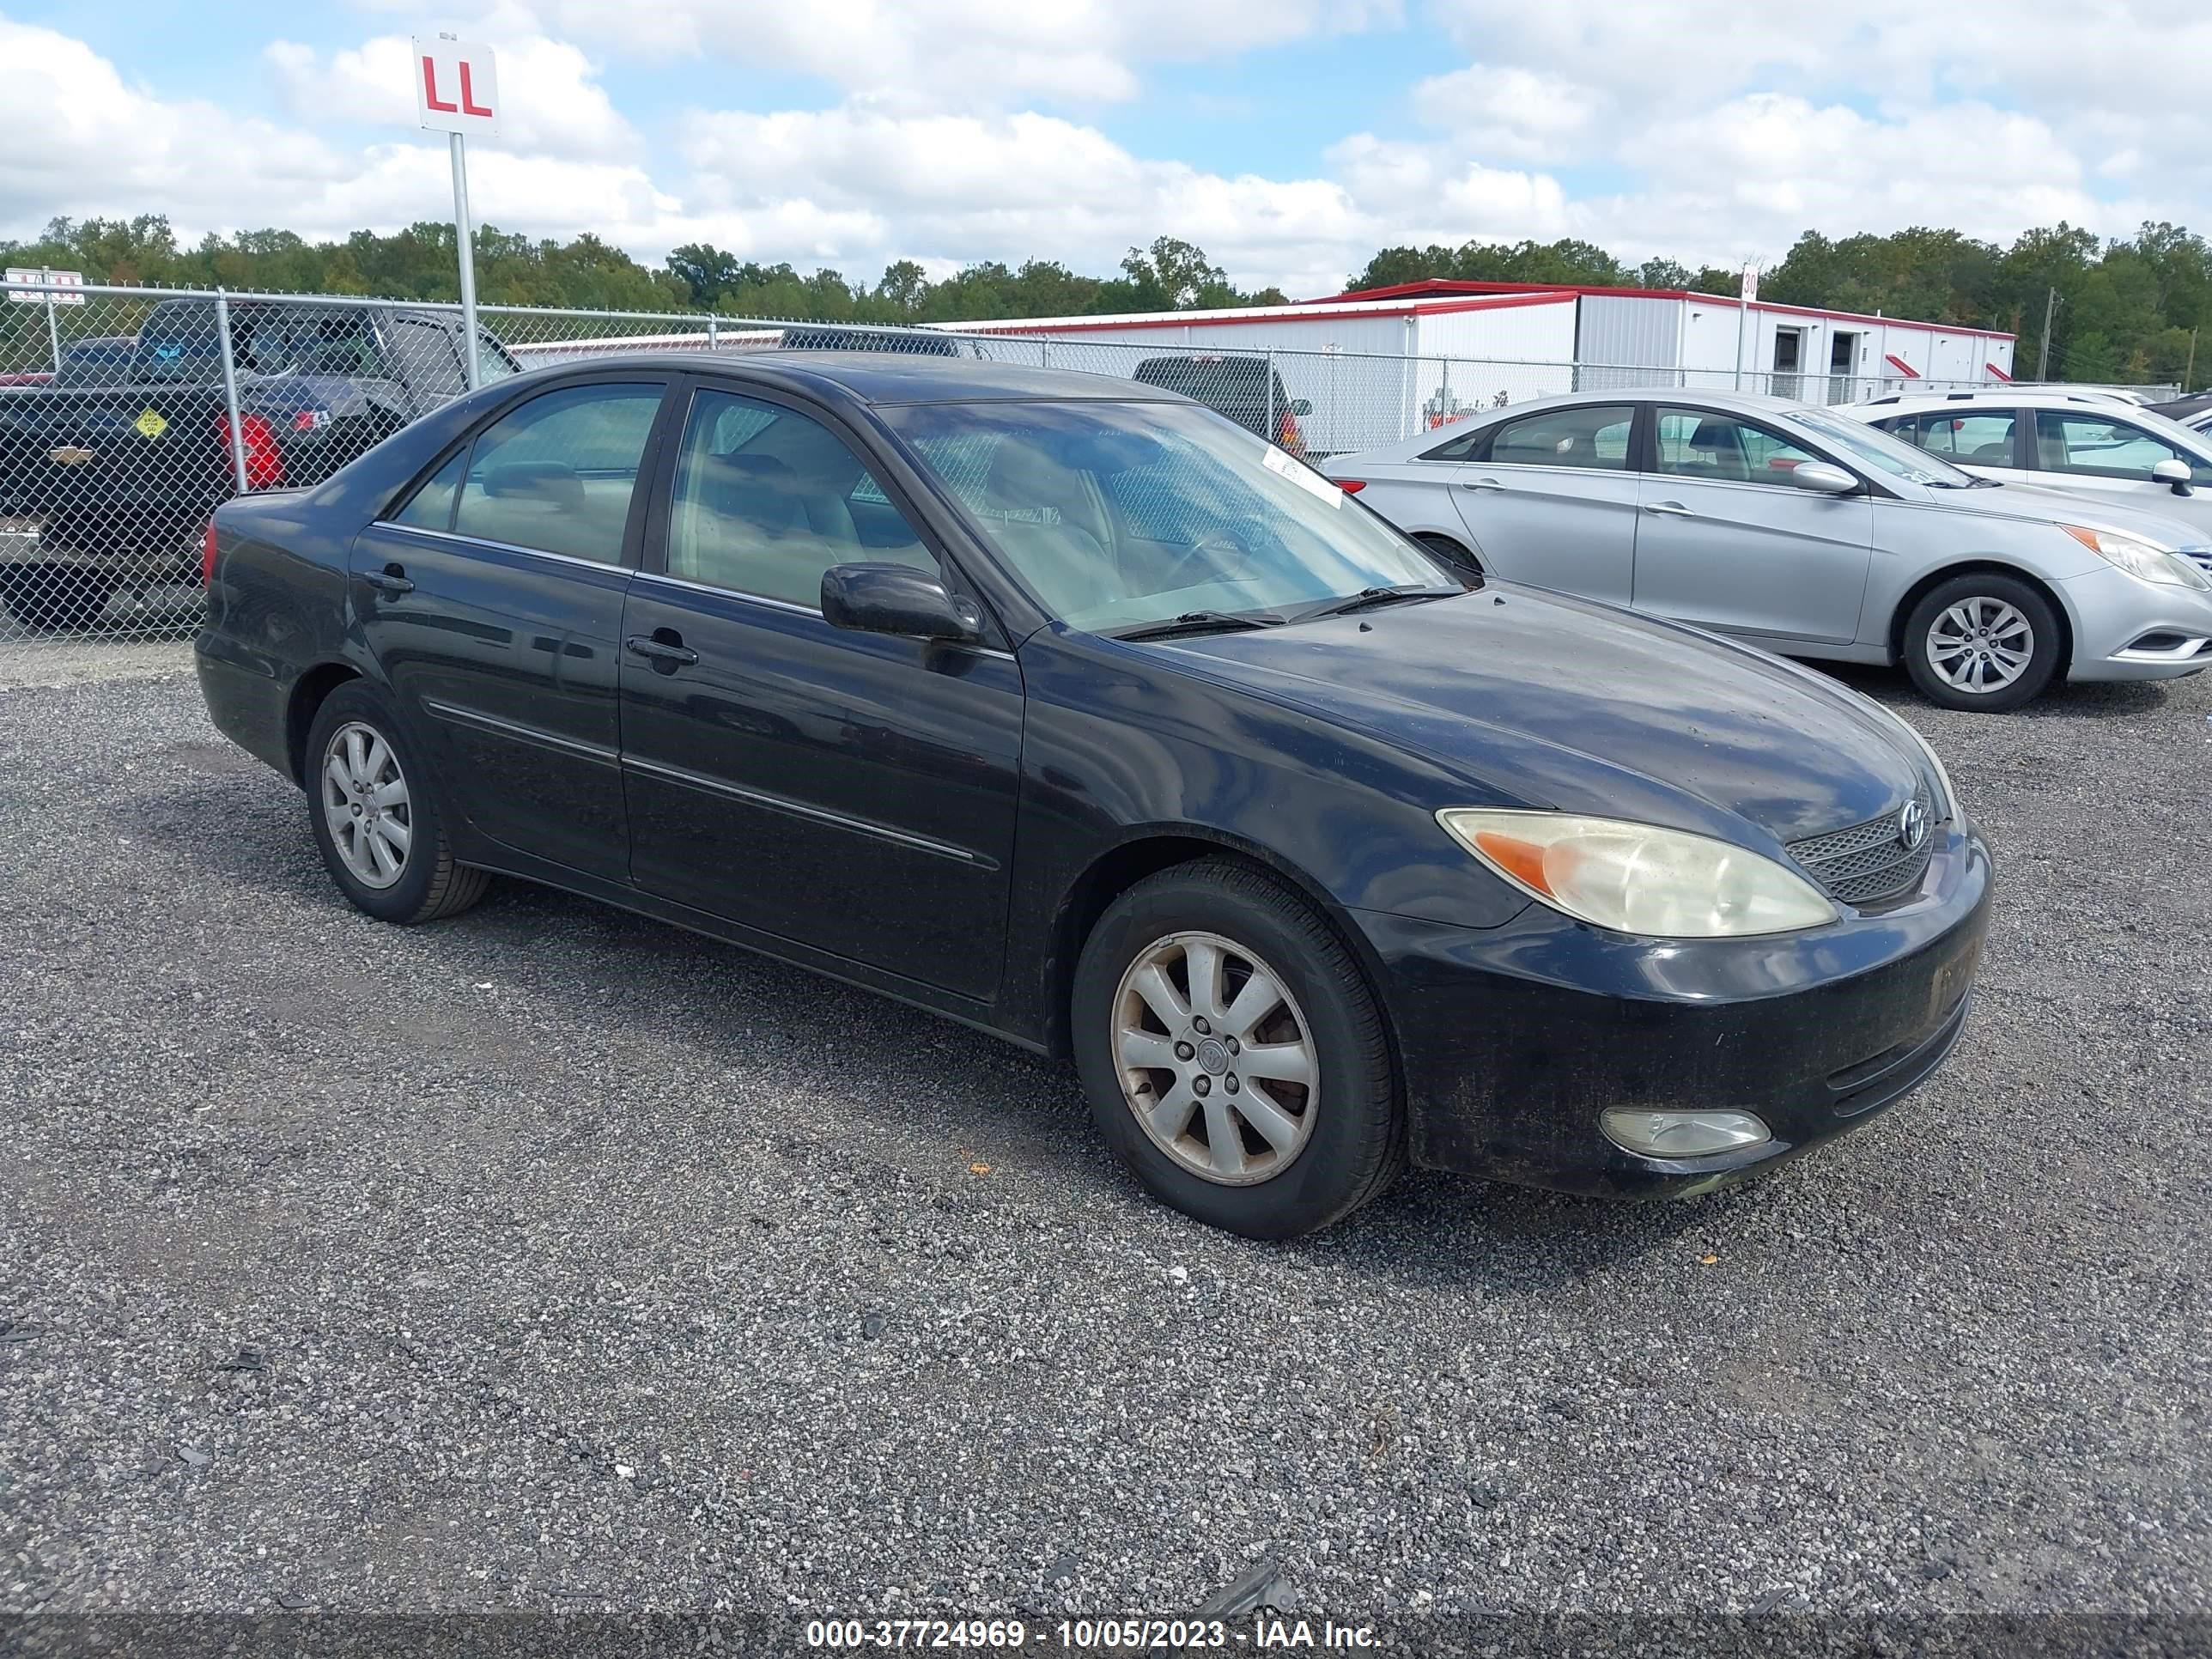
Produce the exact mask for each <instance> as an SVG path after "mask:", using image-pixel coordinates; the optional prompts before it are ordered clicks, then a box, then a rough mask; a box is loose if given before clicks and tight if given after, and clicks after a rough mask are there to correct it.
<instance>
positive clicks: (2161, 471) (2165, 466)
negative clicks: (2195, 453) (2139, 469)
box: [2150, 455, 2191, 495]
mask: <svg viewBox="0 0 2212 1659" xmlns="http://www.w3.org/2000/svg"><path fill="white" fill-rule="evenodd" d="M2150 476H2151V477H2152V479H2153V480H2154V482H2156V483H2162V484H2170V485H2172V488H2173V493H2174V494H2175V495H2189V494H2191V490H2190V488H2189V463H2188V462H2186V461H2177V460H2175V459H2173V458H2172V456H2171V455H2169V456H2167V457H2166V459H2164V460H2162V461H2159V462H2156V463H2154V465H2152V467H2151V470H2150Z"/></svg>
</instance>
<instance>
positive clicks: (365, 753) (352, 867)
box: [321, 720, 415, 889]
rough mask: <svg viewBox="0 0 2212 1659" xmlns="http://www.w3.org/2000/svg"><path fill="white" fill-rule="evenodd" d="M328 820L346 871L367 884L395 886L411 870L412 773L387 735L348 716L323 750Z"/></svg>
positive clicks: (323, 794) (412, 831)
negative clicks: (409, 777) (405, 769)
mask: <svg viewBox="0 0 2212 1659" xmlns="http://www.w3.org/2000/svg"><path fill="white" fill-rule="evenodd" d="M321 784H322V799H323V821H324V822H325V823H326V824H327V825H328V826H329V827H330V832H331V841H332V842H334V843H336V845H337V849H338V856H339V857H340V858H341V859H343V860H344V861H345V866H346V869H347V871H348V872H349V873H350V874H351V875H352V877H353V878H354V879H355V880H356V881H358V882H359V883H361V884H362V886H364V887H373V888H377V889H383V888H386V887H390V886H392V884H394V883H396V882H397V881H398V879H399V878H400V877H402V876H403V875H404V874H406V872H407V849H408V848H409V847H410V845H411V844H412V842H413V841H414V838H415V814H414V810H413V808H412V806H411V805H410V803H409V800H408V796H407V777H406V775H405V774H404V773H403V772H402V771H401V770H400V769H399V757H398V756H397V755H395V754H393V753H392V745H391V744H388V743H386V741H385V740H384V735H383V733H381V732H379V731H377V730H376V728H375V727H374V726H365V725H363V724H362V722H361V721H359V720H349V721H347V722H346V723H345V724H344V725H343V726H340V727H338V729H337V731H335V732H331V740H330V743H329V744H328V745H327V746H326V747H325V749H324V750H323V770H322V779H321Z"/></svg>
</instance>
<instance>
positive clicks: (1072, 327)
mask: <svg viewBox="0 0 2212 1659" xmlns="http://www.w3.org/2000/svg"><path fill="white" fill-rule="evenodd" d="M1574 297H1575V296H1574V295H1572V294H1571V293H1569V292H1568V291H1567V290H1565V289H1545V290H1544V291H1542V292H1541V293H1535V294H1531V293H1528V292H1525V291H1524V292H1520V293H1514V294H1500V295H1489V296H1486V297H1483V298H1480V299H1462V300H1456V301H1439V302H1437V303H1436V304H1432V305H1413V306H1370V307H1366V308H1364V309H1353V308H1349V307H1338V308H1337V309H1335V310H1334V311H1323V310H1321V309H1319V308H1316V309H1314V310H1311V311H1309V310H1307V309H1306V308H1305V307H1306V306H1307V305H1308V304H1310V303H1311V302H1310V301H1301V302H1300V303H1299V304H1298V305H1297V306H1296V307H1290V306H1285V307H1270V308H1269V309H1268V310H1267V311H1266V312H1263V313H1261V314H1260V315H1258V316H1250V315H1246V316H1224V315H1223V314H1222V313H1220V312H1218V311H1178V312H1176V313H1173V314H1172V315H1167V316H1151V317H1145V318H1142V319H1120V320H1116V319H1114V318H1112V317H1101V318H1099V319H1097V321H1096V322H1090V321H1085V322H1080V323H1063V322H1048V323H1031V322H1024V321H1023V320H1022V319H1019V318H1018V317H997V318H993V319H991V320H990V321H988V322H977V323H958V324H954V325H951V331H954V332H958V333H966V334H1093V333H1097V331H1099V330H1101V329H1132V328H1189V327H1192V326H1194V325H1195V326H1199V327H1204V328H1234V327H1237V326H1240V325H1243V324H1246V323H1303V322H1305V321H1307V320H1308V319H1314V320H1320V319H1325V318H1331V317H1368V318H1383V319H1390V318H1396V317H1440V316H1445V315H1449V314H1450V313H1454V312H1461V311H1511V310H1514V309H1515V308H1516V307H1521V306H1555V305H1559V304H1563V303H1564V302H1565V301H1569V300H1571V299H1573V298H1574Z"/></svg>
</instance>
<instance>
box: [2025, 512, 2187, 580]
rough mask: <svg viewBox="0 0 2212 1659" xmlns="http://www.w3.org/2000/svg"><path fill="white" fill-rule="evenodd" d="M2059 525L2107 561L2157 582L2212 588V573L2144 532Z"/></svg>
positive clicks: (2135, 574)
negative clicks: (2141, 534) (2207, 573)
mask: <svg viewBox="0 0 2212 1659" xmlns="http://www.w3.org/2000/svg"><path fill="white" fill-rule="evenodd" d="M2058 527H2059V528H2060V529H2061V530H2063V531H2064V532H2066V533H2067V534H2068V535H2069V536H2071V537H2072V538H2074V539H2075V541H2077V542H2079V543H2081V545H2082V546H2084V547H2086V548H2087V549H2088V550H2090V551H2091V552H2092V553H2094V554H2095V555H2096V556H2098V557H2099V558H2100V559H2102V560H2103V561H2104V562H2106V564H2109V565H2113V566H2116V567H2118V568H2119V569H2122V570H2124V571H2126V572H2127V573H2128V574H2130V576H2134V577H2136V578H2138V579H2139V580H2142V581H2147V582H2156V583H2158V584H2159V585H2160V586H2164V587H2193V588H2195V589H2196V590H2197V592H2200V593H2207V592H2212V577H2207V576H2206V575H2205V574H2204V573H2203V571H2201V570H2199V569H2198V568H2197V567H2196V566H2195V565H2194V564H2192V563H2191V562H2190V561H2188V560H2187V559H2185V558H2183V557H2182V556H2180V555H2179V554H2178V553H2176V552H2174V551H2173V550H2171V549H2170V548H2165V547H2161V546H2160V545H2159V544H2157V543H2156V542H2154V541H2147V540H2145V539H2144V538H2142V537H2141V536H2125V535H2122V534H2121V533H2120V532H2118V531H2117V530H2092V529H2091V528H2090V527H2089V526H2087V525H2079V524H2063V525H2060V526H2058Z"/></svg>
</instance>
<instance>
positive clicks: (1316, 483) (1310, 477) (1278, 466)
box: [1260, 444, 1344, 507]
mask: <svg viewBox="0 0 2212 1659" xmlns="http://www.w3.org/2000/svg"><path fill="white" fill-rule="evenodd" d="M1260 464H1261V465H1262V466H1264V467H1266V468H1267V471H1270V472H1273V473H1275V474H1277V475H1278V476H1279V477H1285V478H1288V479H1289V480H1290V481H1291V483H1294V484H1296V485H1297V487H1298V488H1299V489H1303V490H1304V491H1305V492H1306V494H1308V495H1312V496H1316V497H1317V498H1318V499H1320V500H1322V501H1327V502H1328V504H1329V505H1330V506H1331V507H1342V506H1343V505H1344V492H1343V491H1342V490H1341V489H1338V488H1337V487H1336V486H1335V485H1334V484H1333V483H1330V482H1329V481H1328V479H1327V478H1324V477H1322V476H1321V474H1320V473H1318V472H1316V471H1314V470H1313V469H1312V468H1311V467H1310V466H1308V465H1306V464H1305V463H1304V461H1299V460H1293V459H1291V457H1290V456H1289V455H1287V454H1285V453H1283V452H1282V451H1281V450H1279V449H1278V448H1276V447H1275V446H1274V445H1273V444H1269V445H1268V446H1267V450H1266V452H1265V453H1263V454H1262V455H1261V457H1260Z"/></svg>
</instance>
